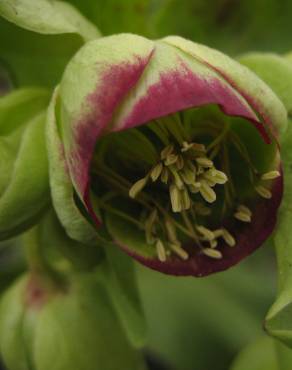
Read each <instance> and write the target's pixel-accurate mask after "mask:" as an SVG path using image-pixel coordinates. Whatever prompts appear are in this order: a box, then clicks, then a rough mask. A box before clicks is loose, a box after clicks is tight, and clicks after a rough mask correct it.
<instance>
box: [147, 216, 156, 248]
mask: <svg viewBox="0 0 292 370" xmlns="http://www.w3.org/2000/svg"><path fill="white" fill-rule="evenodd" d="M156 219H157V209H154V210H153V211H152V212H151V213H150V215H149V217H148V218H147V220H146V221H145V234H146V241H147V243H148V244H153V243H154V242H155V237H154V236H153V231H154V230H153V226H154V222H155V221H156Z"/></svg>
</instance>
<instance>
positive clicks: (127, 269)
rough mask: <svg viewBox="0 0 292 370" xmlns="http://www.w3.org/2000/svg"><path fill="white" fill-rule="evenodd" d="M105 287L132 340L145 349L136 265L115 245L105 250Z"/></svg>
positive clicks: (142, 313) (143, 317)
mask: <svg viewBox="0 0 292 370" xmlns="http://www.w3.org/2000/svg"><path fill="white" fill-rule="evenodd" d="M104 250H105V253H106V258H107V260H106V263H105V266H104V278H105V284H106V286H107V288H108V292H109V295H110V297H111V300H112V302H113V305H114V307H115V310H116V312H117V314H118V316H119V319H120V321H121V323H122V326H123V328H124V330H125V332H126V333H127V335H128V338H129V340H130V341H131V343H132V345H133V346H135V347H138V348H139V347H142V346H143V345H144V344H145V340H146V326H147V324H146V320H145V316H144V312H143V308H142V305H141V301H140V296H139V292H138V287H137V283H136V271H135V265H134V264H135V262H134V261H133V260H132V259H131V258H130V257H129V256H127V255H126V254H125V253H123V252H122V251H121V250H120V249H119V248H117V246H116V245H111V244H109V243H108V244H107V245H105V246H104Z"/></svg>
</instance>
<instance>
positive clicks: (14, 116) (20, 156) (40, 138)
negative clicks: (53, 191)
mask: <svg viewBox="0 0 292 370" xmlns="http://www.w3.org/2000/svg"><path fill="white" fill-rule="evenodd" d="M49 96H50V93H49V91H48V90H45V89H40V88H27V89H20V90H15V91H13V92H11V93H10V94H7V95H5V96H3V97H2V98H0V152H1V157H0V170H1V178H0V179H1V181H0V239H5V238H9V237H11V236H13V235H15V234H17V233H19V232H22V231H23V230H24V229H26V228H27V227H30V226H31V225H32V224H33V223H34V222H35V220H36V218H37V217H38V216H39V214H40V213H41V212H42V211H43V209H44V208H45V207H46V205H47V204H48V201H49V180H48V164H47V153H46V147H45V134H44V131H45V113H44V109H45V108H46V106H47V104H48V101H49ZM41 112H43V113H41Z"/></svg>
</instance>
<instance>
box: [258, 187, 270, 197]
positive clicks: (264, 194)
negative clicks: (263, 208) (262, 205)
mask: <svg viewBox="0 0 292 370" xmlns="http://www.w3.org/2000/svg"><path fill="white" fill-rule="evenodd" d="M255 190H256V192H257V193H258V194H259V195H260V196H261V197H263V198H265V199H271V198H272V193H271V191H270V190H269V189H267V188H265V187H264V186H262V185H258V186H256V187H255Z"/></svg>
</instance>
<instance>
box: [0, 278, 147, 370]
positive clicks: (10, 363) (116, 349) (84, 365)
mask: <svg viewBox="0 0 292 370" xmlns="http://www.w3.org/2000/svg"><path fill="white" fill-rule="evenodd" d="M0 310H1V320H0V338H1V344H0V350H1V356H2V358H3V360H4V363H5V365H6V366H7V368H8V369H10V370H20V369H32V368H33V369H35V370H67V369H76V370H91V369H92V370H98V369H100V370H116V369H118V368H122V369H129V370H142V369H143V370H144V364H143V360H142V357H141V355H140V354H139V352H137V351H135V350H134V349H132V347H131V345H130V344H129V343H128V340H127V338H126V336H125V334H124V332H123V330H122V328H121V325H120V322H119V320H118V318H117V316H116V313H115V311H114V309H113V307H112V304H111V301H110V299H109V296H108V292H107V290H106V288H105V287H104V285H103V283H102V282H101V281H99V280H98V278H97V277H96V274H95V276H93V274H81V275H80V274H77V275H74V276H70V278H69V279H66V281H64V282H63V284H60V283H58V285H56V284H54V283H53V282H52V281H50V280H49V279H48V277H45V276H41V275H38V276H37V275H35V274H34V275H33V274H29V275H25V276H24V277H22V278H21V279H20V280H19V281H17V282H16V283H15V284H14V285H13V286H12V287H11V288H10V289H9V290H8V291H7V292H6V293H5V294H4V296H3V297H2V301H1V306H0Z"/></svg>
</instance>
